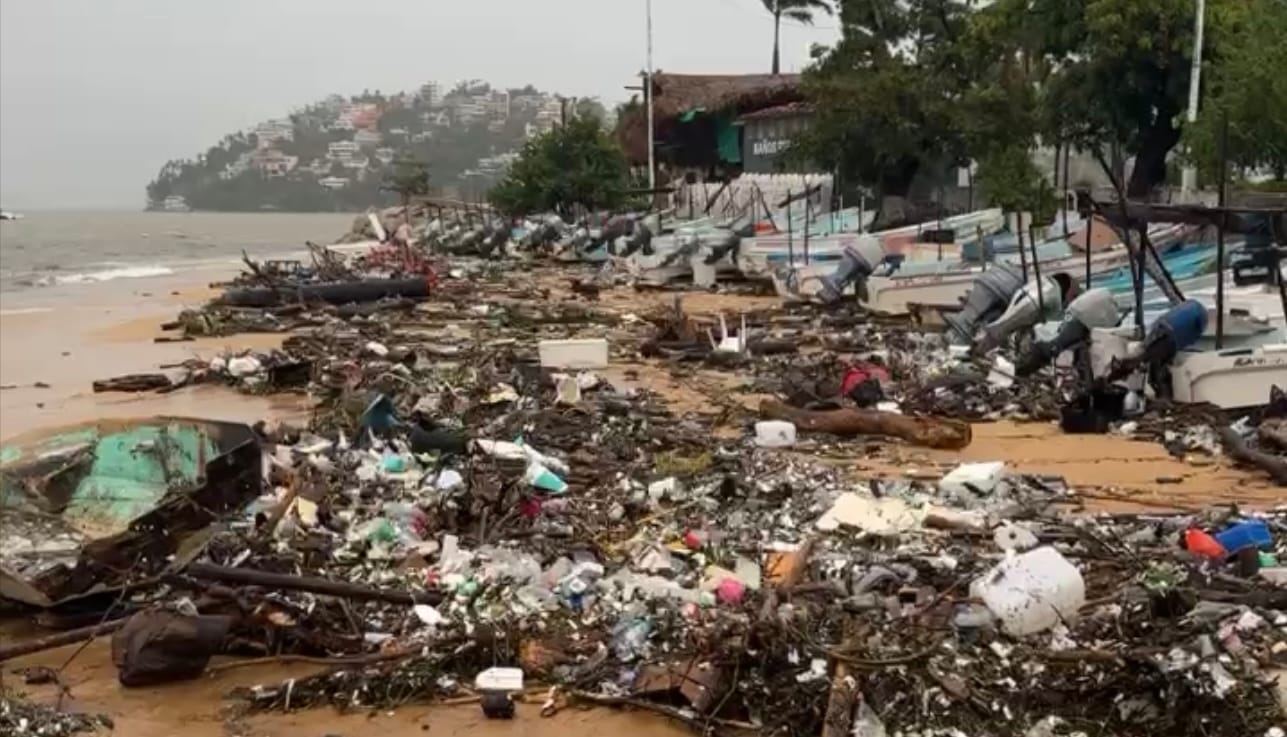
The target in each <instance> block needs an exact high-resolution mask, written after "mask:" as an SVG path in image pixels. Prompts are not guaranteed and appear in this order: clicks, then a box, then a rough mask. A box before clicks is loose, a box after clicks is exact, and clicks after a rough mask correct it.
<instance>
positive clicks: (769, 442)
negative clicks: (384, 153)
mask: <svg viewBox="0 0 1287 737" xmlns="http://www.w3.org/2000/svg"><path fill="white" fill-rule="evenodd" d="M755 444H756V445H758V446H760V447H761V448H789V447H791V446H792V445H795V425H794V424H792V423H790V422H784V421H782V420H765V421H763V422H757V423H755Z"/></svg>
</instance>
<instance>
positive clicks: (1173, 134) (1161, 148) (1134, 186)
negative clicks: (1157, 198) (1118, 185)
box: [1126, 119, 1180, 200]
mask: <svg viewBox="0 0 1287 737" xmlns="http://www.w3.org/2000/svg"><path fill="white" fill-rule="evenodd" d="M1179 142H1180V131H1179V129H1178V128H1175V127H1174V126H1172V125H1171V123H1170V121H1169V119H1168V121H1167V122H1166V123H1164V124H1161V125H1155V126H1153V127H1152V128H1149V129H1148V130H1147V131H1146V132H1145V135H1144V143H1143V145H1142V146H1140V149H1139V151H1138V152H1137V153H1136V154H1135V167H1134V168H1133V169H1131V179H1130V182H1128V183H1127V185H1126V196H1127V197H1129V198H1130V199H1132V200H1144V199H1148V198H1149V195H1150V194H1151V193H1152V191H1153V188H1154V187H1156V186H1158V185H1159V184H1162V183H1164V182H1165V181H1166V157H1167V155H1168V154H1170V153H1171V149H1173V148H1175V144H1177V143H1179Z"/></svg>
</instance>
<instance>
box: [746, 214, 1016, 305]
mask: <svg viewBox="0 0 1287 737" xmlns="http://www.w3.org/2000/svg"><path fill="white" fill-rule="evenodd" d="M874 215H875V213H871V214H870V215H866V216H865V221H864V222H863V226H864V227H865V226H867V225H869V224H870V222H871V219H872V217H874ZM1004 226H1005V216H1004V214H1003V213H1002V211H1001V210H1000V209H995V208H994V209H989V210H978V211H975V212H967V213H964V214H961V215H954V216H952V217H947V218H943V219H942V220H934V221H930V222H926V223H918V224H916V225H908V226H905V227H901V228H894V229H891V230H883V231H879V232H876V233H861V232H858V229H857V228H855V229H852V230H849V231H847V232H839V233H833V234H829V235H824V236H820V237H818V238H817V239H816V240H815V239H813V238H810V240H809V244H808V249H806V248H805V247H804V240H803V238H802V236H800V235H798V234H787V233H777V234H772V235H760V236H757V237H756V239H755V242H754V243H753V244H748V245H747V246H744V247H743V249H742V250H741V252H740V253H739V254H738V258H737V261H738V266H739V267H740V268H741V270H742V273H743V274H744V275H745V276H746V277H747V278H764V279H773V280H774V281H775V283H776V281H777V278H776V276H775V275H778V274H779V273H780V272H782V271H783V270H798V271H800V272H801V273H800V274H799V275H798V280H799V281H800V282H801V283H804V282H808V281H811V280H813V278H814V277H816V276H825V275H827V274H830V273H831V272H832V271H833V270H834V269H835V262H836V261H839V260H840V257H841V255H842V254H843V253H844V251H845V249H849V248H861V247H862V246H864V245H867V244H872V243H875V244H879V247H880V249H881V250H882V251H883V252H884V253H886V254H890V255H898V256H901V257H903V258H904V260H908V259H910V260H911V261H915V262H918V263H919V262H922V261H929V260H932V259H931V257H930V256H929V253H930V251H931V250H932V251H933V253H934V254H935V256H937V255H938V253H939V252H940V251H942V252H943V255H944V257H945V258H948V259H949V260H947V261H943V262H942V263H943V264H944V265H947V264H951V263H956V262H957V258H958V257H959V253H960V246H959V244H958V243H957V242H954V243H950V244H933V246H931V247H929V249H928V250H926V249H920V248H918V244H919V243H920V240H921V239H922V238H924V237H925V234H926V233H927V232H929V231H933V230H944V231H947V230H950V231H954V232H955V233H956V237H957V241H958V242H969V241H972V240H974V239H977V238H978V236H979V235H980V234H982V235H985V236H986V235H991V234H993V233H996V232H997V231H999V230H1000V229H1001V228H1003V227H1004ZM954 253H955V254H956V255H952V254H954ZM779 294H782V293H781V291H779ZM784 296H786V295H784Z"/></svg>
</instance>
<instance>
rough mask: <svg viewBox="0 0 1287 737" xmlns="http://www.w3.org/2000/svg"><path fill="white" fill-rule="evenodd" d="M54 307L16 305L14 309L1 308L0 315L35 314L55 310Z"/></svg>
mask: <svg viewBox="0 0 1287 737" xmlns="http://www.w3.org/2000/svg"><path fill="white" fill-rule="evenodd" d="M53 311H54V308H52V307H16V308H14V309H12V310H4V309H0V317H6V316H8V315H35V314H38V313H41V312H53Z"/></svg>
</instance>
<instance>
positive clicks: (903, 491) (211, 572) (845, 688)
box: [0, 261, 1287, 737]
mask: <svg viewBox="0 0 1287 737" xmlns="http://www.w3.org/2000/svg"><path fill="white" fill-rule="evenodd" d="M567 274H568V272H567V271H566V270H565V269H551V268H546V267H541V266H537V265H535V264H533V265H532V268H530V269H527V270H524V271H523V273H521V274H520V273H515V272H514V270H512V269H499V268H496V266H495V264H489V263H482V262H478V261H461V262H455V263H453V264H452V265H451V266H450V268H445V269H442V270H440V271H439V272H438V274H437V279H436V281H435V282H434V285H433V288H432V289H431V290H428V292H427V293H426V295H425V296H424V297H423V299H421V301H420V302H418V303H416V304H414V305H413V306H411V307H410V308H408V309H405V310H380V311H376V312H371V313H361V312H343V311H342V308H336V309H334V310H331V309H315V308H312V307H310V308H309V309H308V310H306V311H304V310H301V312H300V314H301V315H304V314H307V315H308V318H307V319H308V320H309V321H310V322H311V324H310V325H309V326H308V327H307V328H306V329H300V330H294V331H292V332H291V335H290V337H288V338H287V339H286V340H285V341H284V342H283V344H282V348H281V349H280V350H278V351H261V352H239V353H233V354H227V355H223V356H217V357H215V358H212V359H210V360H205V361H194V362H192V363H189V364H187V365H186V366H184V370H185V371H187V372H188V374H189V375H190V376H193V377H196V376H200V377H202V378H201V380H218V381H223V382H226V383H229V384H232V385H235V386H237V387H239V388H242V389H244V390H247V391H256V392H268V391H295V392H302V393H306V394H307V396H308V397H309V398H310V400H311V402H312V403H313V408H312V416H311V419H310V420H309V421H308V423H307V424H306V425H304V424H301V425H300V426H292V425H291V424H289V423H263V424H261V425H259V426H257V427H256V428H255V436H256V438H257V448H258V453H259V455H258V457H257V458H256V459H253V460H252V459H249V458H246V457H242V458H240V459H239V462H238V463H237V464H236V467H238V468H240V469H242V470H245V469H252V468H253V469H255V473H256V477H257V479H258V480H257V483H255V484H246V485H241V486H238V487H237V488H238V489H240V493H241V496H239V497H238V499H237V502H238V503H236V504H233V505H226V508H225V509H224V510H223V511H221V512H220V513H219V514H218V515H217V516H218V521H219V524H218V525H217V526H205V527H203V528H202V529H201V530H200V531H198V532H197V533H195V534H194V530H192V529H185V530H183V534H182V535H175V534H172V532H171V531H170V530H168V529H167V528H166V526H165V524H164V523H163V524H161V525H159V526H158V525H157V524H156V523H157V517H156V516H154V515H153V516H149V514H148V513H147V512H146V511H144V510H140V512H141V513H142V514H141V516H140V517H139V518H137V520H142V519H149V520H150V521H151V523H152V524H151V525H146V526H145V525H140V524H139V523H138V521H137V520H136V521H134V522H131V523H130V527H129V529H130V531H131V539H134V540H138V541H140V542H146V541H147V540H149V539H151V538H152V537H157V538H158V539H160V538H164V539H165V541H166V546H165V553H164V554H161V555H156V554H153V555H151V556H147V557H141V556H140V557H136V558H134V559H132V560H130V561H129V562H128V564H125V565H122V564H121V563H122V561H120V560H115V561H114V563H115V565H106V561H104V560H103V559H101V558H100V557H99V556H102V555H103V554H104V551H111V553H112V554H113V555H115V556H120V555H122V554H128V552H129V551H130V550H131V548H128V547H127V548H122V547H121V546H119V545H107V544H103V543H101V542H97V543H91V544H86V545H85V546H84V547H83V548H81V549H80V551H79V553H78V555H76V556H72V560H73V561H74V563H75V565H71V567H70V568H69V570H70V571H72V572H73V573H74V572H75V571H77V570H79V567H80V566H81V565H82V564H83V565H84V566H86V567H87V568H88V569H90V570H94V571H95V572H96V574H97V578H96V579H95V580H96V581H97V582H98V588H97V589H96V590H95V591H93V592H89V591H88V590H85V591H84V592H78V593H90V594H92V596H91V598H90V601H89V603H93V604H94V606H93V607H91V608H90V611H92V612H93V613H94V616H96V617H99V618H101V619H97V620H93V621H102V622H110V623H113V627H114V628H118V629H119V631H118V632H117V633H116V635H115V638H116V640H115V642H114V645H115V647H114V655H118V657H117V658H115V660H116V662H117V665H118V668H119V669H120V674H121V677H122V682H123V683H126V685H131V684H136V683H152V682H156V680H166V679H172V678H180V677H191V676H194V675H196V674H199V673H201V672H203V671H204V670H206V669H207V668H209V667H213V666H210V665H209V664H208V661H209V659H210V658H211V657H214V656H219V657H229V656H232V657H273V656H281V655H295V656H304V657H308V658H311V659H314V660H316V661H318V662H320V663H327V664H329V665H330V666H331V667H330V668H329V669H328V670H327V671H325V672H323V673H321V674H319V675H316V676H313V677H308V678H302V679H292V680H290V681H286V682H282V683H263V684H260V685H259V686H257V687H255V688H251V689H247V690H244V691H241V692H239V693H238V694H237V696H238V697H239V700H240V703H242V704H243V705H244V706H245V708H247V709H251V710H290V709H296V708H307V707H313V706H332V707H337V708H341V709H386V708H394V707H396V706H398V705H401V704H405V703H410V702H424V701H433V700H437V699H452V700H457V699H461V698H477V699H478V700H479V701H480V703H481V704H482V708H483V709H484V711H485V713H486V714H488V715H489V716H494V717H499V718H505V717H512V716H515V715H519V716H522V717H524V718H525V717H526V715H527V714H529V713H531V712H529V711H527V710H523V711H519V712H515V711H514V709H513V704H514V702H515V701H520V700H521V701H525V702H528V703H531V704H533V705H537V704H539V706H540V709H539V712H540V713H541V714H544V715H549V714H553V713H556V712H558V711H559V710H561V709H564V708H568V707H571V706H575V705H578V704H600V705H616V706H623V707H630V708H636V709H645V710H651V711H655V712H658V713H661V714H664V715H666V716H668V717H671V718H674V719H676V720H679V721H681V722H683V723H684V724H686V725H688V726H690V727H691V728H692V729H693V730H694V731H697V732H702V733H705V732H708V731H710V730H712V729H715V728H735V727H743V728H753V729H757V730H759V731H761V732H763V733H766V734H784V735H806V734H807V735H819V734H822V735H824V736H825V735H837V736H838V735H842V734H861V735H878V734H900V733H901V734H904V735H911V734H916V735H959V734H965V735H982V734H988V735H998V736H1002V737H1010V736H1014V737H1030V736H1031V735H1042V734H1050V735H1072V734H1077V733H1084V734H1102V735H1131V736H1132V737H1135V736H1137V735H1159V736H1160V735H1180V736H1182V737H1183V736H1187V735H1194V736H1195V737H1196V735H1207V736H1211V735H1214V736H1217V737H1220V736H1225V735H1227V736H1228V737H1233V736H1234V735H1237V737H1245V735H1261V734H1270V733H1271V730H1273V729H1274V728H1280V727H1281V726H1282V725H1283V724H1284V712H1283V710H1282V707H1281V705H1280V704H1279V702H1278V699H1277V696H1276V693H1275V686H1274V677H1275V675H1276V673H1277V672H1278V671H1279V670H1280V669H1284V668H1287V574H1284V571H1287V513H1283V512H1272V513H1252V512H1248V511H1244V510H1239V509H1236V508H1222V509H1217V510H1213V511H1210V512H1206V513H1202V514H1194V513H1184V514H1180V513H1158V514H1151V515H1141V514H1123V515H1086V516H1073V515H1070V514H1069V511H1070V510H1072V509H1074V508H1075V507H1076V506H1077V504H1078V500H1077V494H1076V490H1074V489H1070V488H1068V487H1067V485H1066V484H1064V483H1062V481H1061V480H1060V479H1057V478H1041V477H1034V476H1030V475H1023V474H1016V473H1011V472H1010V471H1009V470H1008V469H1007V468H1006V466H1005V464H1004V463H1001V462H995V463H966V464H954V465H952V466H950V467H948V468H945V469H944V470H945V471H947V472H946V473H943V474H940V473H933V474H929V475H926V476H911V475H905V476H901V477H900V476H896V477H893V478H890V477H883V478H871V476H870V474H865V473H861V472H860V471H859V470H858V469H855V468H853V466H852V464H843V463H841V464H837V463H835V462H833V459H835V458H837V457H841V458H849V459H853V458H855V457H858V458H868V457H877V456H879V455H880V454H881V453H882V452H884V450H885V449H886V448H898V447H902V446H915V447H920V448H931V449H946V450H956V449H961V448H963V447H967V446H968V445H969V444H970V442H971V440H972V431H971V427H970V424H969V423H968V422H967V420H987V419H1000V418H1022V419H1047V420H1049V419H1054V418H1057V417H1059V414H1060V403H1061V401H1062V399H1063V397H1062V395H1061V393H1060V390H1059V388H1057V387H1056V386H1054V385H1053V384H1054V383H1053V382H1050V381H1045V380H1028V381H1022V380H1016V379H1015V377H1014V376H1013V375H1012V374H1006V373H1005V372H997V371H995V368H996V365H995V362H994V361H995V359H994V357H992V356H989V355H983V356H980V355H978V354H976V353H973V352H971V351H969V350H965V351H962V350H959V349H957V348H954V347H953V346H951V345H949V341H948V340H947V338H945V337H944V336H943V335H937V334H932V333H926V332H924V331H923V330H915V329H911V328H909V327H908V326H906V325H898V324H893V323H887V322H882V321H880V320H877V319H873V318H872V317H871V316H870V315H866V314H863V313H862V312H861V311H858V310H856V309H851V308H847V307H840V308H838V309H836V310H831V311H828V312H826V313H819V312H817V311H816V310H815V309H814V308H809V307H792V308H782V307H772V308H755V309H744V310H741V314H738V315H737V316H736V317H734V318H733V319H729V317H728V316H727V315H719V314H717V313H718V310H716V311H715V312H716V314H714V315H702V314H698V313H695V312H690V311H688V310H686V309H685V307H684V304H683V302H669V303H668V302H666V301H662V302H658V303H656V304H655V305H654V306H653V307H647V306H646V305H642V306H641V305H640V303H639V300H637V299H632V300H631V302H630V303H629V304H628V305H621V304H620V303H618V302H616V301H615V300H614V299H613V295H612V294H611V291H610V290H605V293H603V294H599V295H596V299H589V298H586V297H585V295H581V294H579V293H576V292H575V290H573V293H572V294H569V291H568V288H567V286H566V284H567V279H568V277H567ZM194 380H195V379H194ZM666 384H678V385H680V386H682V387H686V388H687V389H688V391H690V392H693V393H696V394H698V395H699V396H701V397H703V399H704V400H705V401H704V402H703V405H702V407H701V408H700V409H696V408H691V406H689V407H685V406H684V405H681V404H677V403H675V402H672V401H670V398H669V397H668V396H667V395H666V393H665V392H666V391H668V389H667V387H666V386H665V385H666ZM1261 414H1262V415H1265V416H1264V417H1259V416H1257V417H1253V418H1251V419H1249V420H1248V421H1247V423H1245V426H1244V428H1243V429H1244V431H1246V432H1251V433H1252V434H1255V432H1252V427H1253V425H1254V426H1255V427H1266V426H1268V427H1270V429H1269V430H1268V437H1269V438H1270V440H1268V441H1266V442H1267V443H1268V442H1272V438H1274V437H1275V435H1274V432H1275V431H1274V430H1273V429H1272V428H1273V427H1276V425H1275V424H1274V423H1273V422H1270V421H1271V420H1272V419H1273V417H1272V416H1271V415H1273V413H1272V412H1264V413H1261ZM1154 416H1158V415H1156V414H1155V415H1141V416H1138V417H1136V418H1135V421H1136V422H1137V428H1136V430H1139V431H1141V432H1142V431H1144V429H1143V425H1144V424H1145V422H1146V420H1148V418H1149V417H1154ZM1204 417H1207V418H1211V417H1214V415H1204ZM1221 420H1222V422H1223V421H1226V420H1225V419H1224V418H1221ZM1211 427H1212V428H1215V427H1216V426H1215V425H1212V426H1211ZM1221 427H1222V426H1221ZM1171 431H1172V432H1175V431H1177V427H1176V426H1175V425H1174V424H1172V428H1171ZM1210 432H1211V433H1212V434H1214V435H1216V436H1217V437H1218V435H1219V430H1218V429H1211V430H1210ZM1195 442H1196V441H1195ZM225 465H227V466H229V467H231V466H232V464H226V463H225V462H224V461H221V460H220V459H219V458H211V459H208V460H207V467H208V468H216V469H217V468H223V467H224V466H225ZM25 488H26V491H25V492H23V493H28V494H29V493H31V490H32V489H33V488H34V487H33V486H32V485H30V484H28V485H27V486H26V487H25ZM187 493H190V492H185V491H181V490H175V492H174V493H173V494H171V495H168V496H167V498H166V499H167V502H168V503H170V504H171V505H172V508H179V507H174V506H173V505H181V500H182V499H183V498H184V496H185V494H187ZM44 511H45V512H46V513H48V512H53V513H58V512H60V511H61V510H58V509H46V510H44ZM113 542H120V540H119V539H116V540H113ZM150 550H151V549H149V551H150ZM178 550H182V551H183V555H181V556H179V555H175V551H178ZM63 552H64V553H66V551H63ZM171 556H173V557H171ZM67 557H68V556H66V555H64V556H63V558H64V565H68V564H67V563H66V562H65V559H66V558H67ZM72 578H75V576H74V575H73V576H72ZM94 597H97V598H94ZM60 603H61V602H51V605H52V606H53V607H54V608H56V607H57V606H58V605H59V604H60ZM86 603H87V602H86V601H85V600H84V599H83V598H81V599H80V600H79V601H77V606H78V607H84V606H85V605H86ZM81 611H82V613H83V609H82V610H81ZM96 631H98V630H96ZM143 635H147V636H143ZM8 652H10V651H6V650H5V648H3V647H0V661H2V660H4V659H6V658H7V657H11V656H10V655H8ZM492 669H502V670H492Z"/></svg>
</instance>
